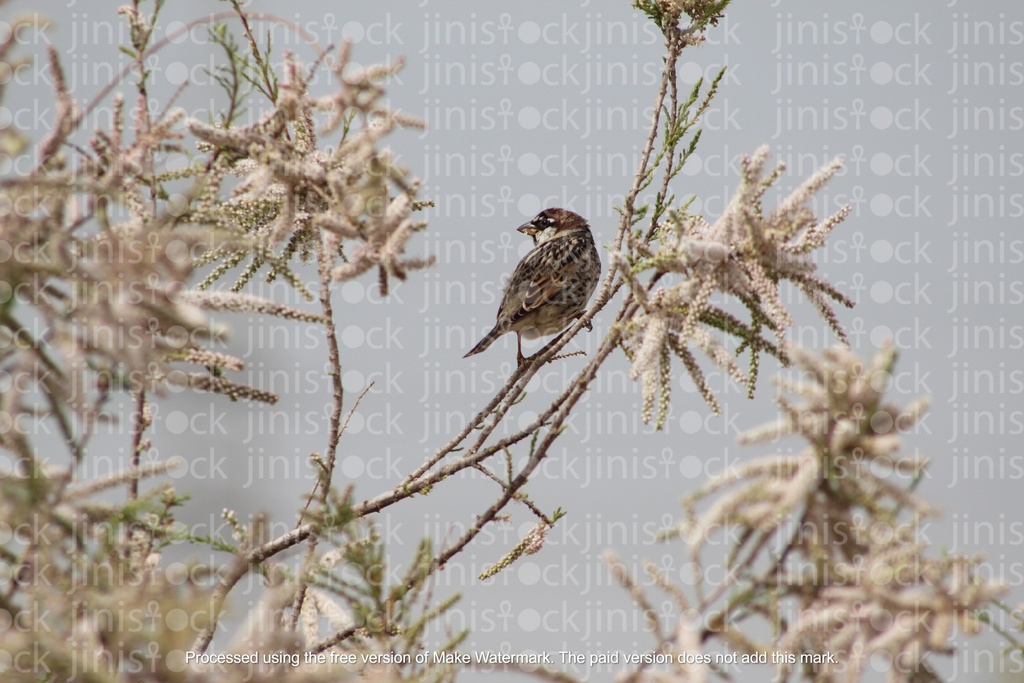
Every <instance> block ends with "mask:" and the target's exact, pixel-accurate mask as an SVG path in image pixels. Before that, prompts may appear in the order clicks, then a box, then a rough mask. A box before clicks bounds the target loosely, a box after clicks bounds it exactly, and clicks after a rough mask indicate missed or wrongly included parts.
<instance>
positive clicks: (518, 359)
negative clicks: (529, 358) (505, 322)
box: [516, 332, 526, 367]
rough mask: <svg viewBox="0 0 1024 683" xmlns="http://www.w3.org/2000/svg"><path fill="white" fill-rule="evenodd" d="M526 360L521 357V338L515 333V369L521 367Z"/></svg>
mask: <svg viewBox="0 0 1024 683" xmlns="http://www.w3.org/2000/svg"><path fill="white" fill-rule="evenodd" d="M525 362H526V358H525V357H524V356H523V337H522V336H521V335H520V334H519V333H518V332H516V367H519V366H521V365H523V363H525Z"/></svg>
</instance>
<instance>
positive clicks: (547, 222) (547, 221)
mask: <svg viewBox="0 0 1024 683" xmlns="http://www.w3.org/2000/svg"><path fill="white" fill-rule="evenodd" d="M544 224H545V225H554V224H555V219H554V218H545V219H544Z"/></svg>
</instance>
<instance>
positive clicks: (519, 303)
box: [463, 208, 601, 365]
mask: <svg viewBox="0 0 1024 683" xmlns="http://www.w3.org/2000/svg"><path fill="white" fill-rule="evenodd" d="M517 230H518V231H519V232H521V233H523V234H524V235H528V236H530V237H532V238H533V244H534V247H533V250H532V251H531V252H530V253H528V254H527V255H526V256H524V257H523V260H521V261H520V262H519V265H517V266H516V269H515V270H514V271H512V277H511V278H509V281H508V284H507V285H506V286H505V293H504V295H503V296H502V298H501V305H500V306H498V315H497V321H496V322H495V323H494V327H493V328H491V331H490V332H488V333H487V334H485V335H484V338H483V339H481V340H480V343H478V344H477V345H476V346H474V347H473V348H472V350H470V352H469V353H467V354H466V355H465V356H463V358H469V357H470V356H472V355H474V354H477V353H480V352H482V351H485V350H487V347H489V346H490V345H491V344H492V343H494V340H495V339H497V338H498V337H500V336H501V335H503V334H506V333H507V332H515V333H516V342H517V356H516V362H517V363H518V364H519V365H522V364H523V363H524V362H526V360H527V359H526V358H525V357H524V356H523V338H524V337H525V338H526V339H536V338H537V337H543V336H547V335H549V334H555V333H556V332H561V331H562V330H564V329H565V328H566V327H567V326H568V325H569V323H571V322H572V321H573V320H575V319H576V318H579V317H580V316H581V315H583V311H584V310H586V308H587V302H589V301H590V296H591V295H592V294H593V293H594V289H596V288H597V282H598V280H599V279H600V277H601V257H600V255H599V254H598V253H597V247H595V246H594V237H593V235H591V233H590V226H589V225H587V221H586V219H584V218H583V217H582V216H580V215H578V214H575V213H573V212H572V211H568V210H566V209H554V208H552V209H544V210H543V211H541V212H540V213H538V214H537V215H536V216H535V217H534V218H533V220H531V221H530V222H529V223H525V224H523V225H521V226H520V227H519V228H517ZM587 329H591V326H590V325H589V324H588V325H587Z"/></svg>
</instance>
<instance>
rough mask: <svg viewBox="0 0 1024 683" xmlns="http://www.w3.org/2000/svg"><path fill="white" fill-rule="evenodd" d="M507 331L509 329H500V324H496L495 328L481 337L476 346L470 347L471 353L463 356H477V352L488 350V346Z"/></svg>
mask: <svg viewBox="0 0 1024 683" xmlns="http://www.w3.org/2000/svg"><path fill="white" fill-rule="evenodd" d="M505 332H507V330H502V329H499V328H498V326H497V325H495V326H494V327H493V328H491V331H490V332H488V333H487V334H485V335H484V338H483V339H481V340H480V341H479V343H477V345H476V346H474V347H473V348H472V349H470V351H469V353H467V354H466V355H465V356H463V358H469V357H470V356H475V355H476V354H478V353H481V352H482V351H486V350H487V347H488V346H490V345H491V344H493V343H494V340H495V339H497V338H498V337H500V336H501V335H503V334H505Z"/></svg>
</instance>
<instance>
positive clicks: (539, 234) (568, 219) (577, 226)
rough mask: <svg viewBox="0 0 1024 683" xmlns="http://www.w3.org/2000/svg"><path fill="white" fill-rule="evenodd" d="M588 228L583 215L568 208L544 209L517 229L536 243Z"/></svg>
mask: <svg viewBox="0 0 1024 683" xmlns="http://www.w3.org/2000/svg"><path fill="white" fill-rule="evenodd" d="M581 229H582V230H586V229H587V221H586V219H585V218H583V216H580V215H579V214H577V213H573V212H572V211H569V210H568V209H555V208H552V209H544V210H543V211H541V212H540V213H538V214H537V215H536V216H534V217H533V219H532V220H531V221H530V222H528V223H524V224H523V225H520V226H519V227H518V228H517V230H519V232H521V233H523V234H524V235H529V236H530V237H532V238H533V243H534V244H535V245H539V244H542V243H543V242H546V241H548V240H549V239H551V238H552V237H558V236H559V235H565V234H568V233H571V232H575V231H577V230H581Z"/></svg>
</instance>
